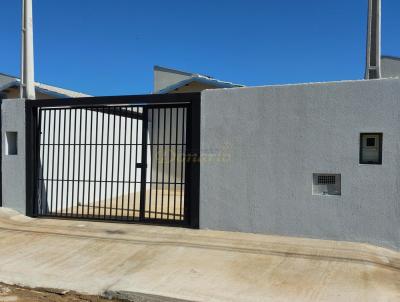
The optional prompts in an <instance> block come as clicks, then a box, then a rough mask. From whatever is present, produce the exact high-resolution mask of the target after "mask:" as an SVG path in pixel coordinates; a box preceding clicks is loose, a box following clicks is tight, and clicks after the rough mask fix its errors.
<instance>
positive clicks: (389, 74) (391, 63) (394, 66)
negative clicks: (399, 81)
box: [381, 56, 400, 78]
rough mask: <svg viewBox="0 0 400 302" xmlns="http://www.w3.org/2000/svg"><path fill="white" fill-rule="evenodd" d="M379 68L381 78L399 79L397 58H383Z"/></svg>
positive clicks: (399, 59)
mask: <svg viewBox="0 0 400 302" xmlns="http://www.w3.org/2000/svg"><path fill="white" fill-rule="evenodd" d="M381 66H382V77H383V78H393V77H400V58H399V57H391V56H383V57H382V61H381Z"/></svg>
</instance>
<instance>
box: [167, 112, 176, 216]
mask: <svg viewBox="0 0 400 302" xmlns="http://www.w3.org/2000/svg"><path fill="white" fill-rule="evenodd" d="M171 145H172V108H170V109H169V142H168V148H169V152H168V210H167V219H168V220H169V206H170V204H169V202H170V196H171V147H172V146H171ZM174 214H175V213H174ZM173 218H174V219H175V216H173Z"/></svg>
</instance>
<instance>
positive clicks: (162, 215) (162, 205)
mask: <svg viewBox="0 0 400 302" xmlns="http://www.w3.org/2000/svg"><path fill="white" fill-rule="evenodd" d="M163 111H164V128H163V144H162V149H163V152H162V158H163V161H162V182H161V186H162V187H161V188H162V193H161V219H164V174H165V132H166V131H165V130H166V122H167V121H166V118H167V109H166V108H163Z"/></svg>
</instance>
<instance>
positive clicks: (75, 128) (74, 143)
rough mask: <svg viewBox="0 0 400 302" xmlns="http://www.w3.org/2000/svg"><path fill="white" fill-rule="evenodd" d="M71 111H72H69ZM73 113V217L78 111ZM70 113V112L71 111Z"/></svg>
mask: <svg viewBox="0 0 400 302" xmlns="http://www.w3.org/2000/svg"><path fill="white" fill-rule="evenodd" d="M71 110H72V109H71ZM73 112H74V142H73V144H72V148H73V149H72V155H73V159H72V184H71V187H72V188H71V189H72V192H71V196H72V199H71V216H73V215H74V212H75V211H74V203H75V200H74V199H75V164H76V151H77V150H76V135H77V130H78V126H77V119H78V109H73ZM71 113H72V111H71Z"/></svg>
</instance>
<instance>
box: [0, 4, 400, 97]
mask: <svg viewBox="0 0 400 302" xmlns="http://www.w3.org/2000/svg"><path fill="white" fill-rule="evenodd" d="M20 2H21V1H20V0H1V11H2V14H1V18H0V36H1V41H2V43H1V47H0V72H3V73H9V74H14V75H18V74H19V61H20V59H19V52H20V37H19V30H20V24H21V21H20V15H21V12H20ZM33 2H34V25H35V28H34V34H35V56H36V57H35V64H36V80H37V81H40V82H44V83H47V84H53V85H58V86H60V87H64V88H70V89H74V90H77V91H81V92H86V93H90V94H93V95H122V94H142V93H149V92H151V90H152V85H153V74H152V68H153V65H161V66H166V67H172V68H177V69H181V70H187V71H192V72H198V73H204V74H207V75H211V76H214V77H216V78H219V79H222V80H227V81H232V82H236V83H240V84H244V85H249V86H254V85H270V84H280V83H297V82H310V81H331V80H341V79H360V78H362V77H363V74H364V61H365V37H366V14H367V2H368V1H367V0H334V1H326V0H306V1H299V0H279V1H278V0H202V1H194V0H146V1H140V0H113V1H108V0H68V1H61V0H56V1H54V0H33ZM399 37H400V1H398V0H383V54H387V55H397V56H400V39H399Z"/></svg>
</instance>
